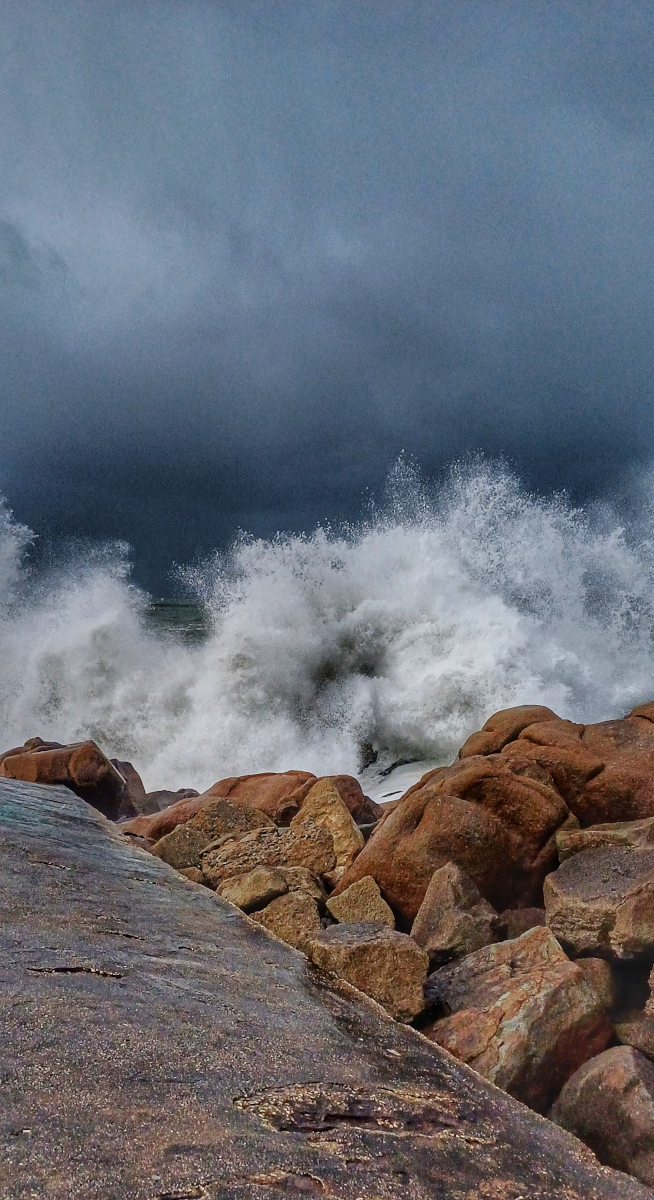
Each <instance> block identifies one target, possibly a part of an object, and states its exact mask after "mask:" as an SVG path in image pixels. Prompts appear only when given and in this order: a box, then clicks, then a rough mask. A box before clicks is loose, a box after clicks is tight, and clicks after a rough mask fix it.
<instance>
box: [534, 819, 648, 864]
mask: <svg viewBox="0 0 654 1200" xmlns="http://www.w3.org/2000/svg"><path fill="white" fill-rule="evenodd" d="M600 846H635V847H637V848H638V849H646V848H647V847H648V846H651V847H652V848H654V817H646V818H645V820H643V821H611V822H608V823H605V824H603V825H590V826H589V827H588V829H562V830H559V832H558V833H557V835H556V847H557V850H558V852H559V862H565V861H566V859H567V858H572V856H573V854H580V853H581V852H582V850H597V849H598V848H599V847H600Z"/></svg>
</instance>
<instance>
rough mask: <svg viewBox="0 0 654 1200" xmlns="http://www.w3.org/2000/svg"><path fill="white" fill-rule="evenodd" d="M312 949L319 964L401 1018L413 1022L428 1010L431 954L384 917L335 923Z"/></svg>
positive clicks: (311, 944) (310, 944)
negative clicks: (427, 978)
mask: <svg viewBox="0 0 654 1200" xmlns="http://www.w3.org/2000/svg"><path fill="white" fill-rule="evenodd" d="M306 952H307V954H308V955H309V957H310V958H311V959H312V960H313V962H314V963H315V964H316V966H317V967H322V968H323V970H325V971H334V972H335V973H336V974H337V975H340V977H341V978H342V979H345V980H347V982H348V983H351V984H352V986H353V987H355V988H358V989H359V991H360V992H365V993H366V995H367V996H372V998H373V1000H376V1001H377V1003H378V1004H381V1005H382V1006H383V1007H384V1008H385V1009H386V1010H387V1012H389V1013H390V1014H391V1016H392V1017H395V1020H396V1021H410V1020H411V1019H412V1018H413V1017H415V1016H417V1014H418V1013H419V1012H421V1011H422V1009H423V1008H424V998H423V992H422V986H423V983H424V979H425V976H426V974H427V965H428V962H429V959H428V957H427V954H426V953H425V951H424V950H421V949H420V947H419V946H418V945H416V943H415V942H414V941H413V939H412V938H410V937H407V936H406V934H403V933H397V932H396V931H395V930H394V929H389V928H388V926H387V925H385V924H383V923H382V922H381V921H379V922H375V921H361V922H359V923H354V924H351V925H332V927H331V928H330V929H323V930H322V932H321V933H317V934H316V935H315V936H314V937H313V938H312V939H311V941H309V942H308V944H307V945H306Z"/></svg>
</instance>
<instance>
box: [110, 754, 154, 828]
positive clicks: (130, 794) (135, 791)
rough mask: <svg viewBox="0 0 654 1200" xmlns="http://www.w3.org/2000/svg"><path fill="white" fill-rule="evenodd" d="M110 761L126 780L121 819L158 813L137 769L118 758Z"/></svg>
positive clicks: (120, 813)
mask: <svg viewBox="0 0 654 1200" xmlns="http://www.w3.org/2000/svg"><path fill="white" fill-rule="evenodd" d="M109 761H110V762H111V764H112V766H114V767H115V768H116V770H117V771H118V773H119V774H120V775H122V777H123V779H124V780H125V796H124V797H123V800H122V803H121V806H120V811H119V814H118V816H119V819H120V818H122V817H126V818H129V817H137V816H140V815H142V814H145V813H151V812H156V809H155V808H154V807H153V806H152V804H151V802H150V801H149V800H148V798H147V796H146V793H145V787H144V785H143V780H142V779H141V776H140V775H139V773H138V771H137V770H136V767H134V766H133V765H132V763H131V762H121V760H120V759H118V758H111V759H110V760H109Z"/></svg>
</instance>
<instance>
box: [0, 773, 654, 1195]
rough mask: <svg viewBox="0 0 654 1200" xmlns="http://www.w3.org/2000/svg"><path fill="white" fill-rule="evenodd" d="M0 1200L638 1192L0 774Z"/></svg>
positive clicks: (191, 887) (92, 827) (166, 870)
mask: <svg viewBox="0 0 654 1200" xmlns="http://www.w3.org/2000/svg"><path fill="white" fill-rule="evenodd" d="M0 903H1V904H2V910H3V911H2V916H3V920H2V933H1V941H0V979H1V982H2V1043H1V1049H0V1079H1V1084H2V1088H1V1092H0V1095H1V1097H2V1099H1V1111H0V1140H1V1142H2V1146H1V1154H0V1195H1V1196H2V1197H12V1198H13V1197H16V1200H18V1197H20V1200H24V1198H27V1197H38V1198H39V1200H41V1198H46V1197H47V1198H48V1200H58V1198H61V1200H64V1198H65V1200H78V1198H79V1200H82V1198H83V1200H95V1198H102V1200H123V1198H125V1200H127V1198H129V1200H141V1198H143V1200H229V1198H232V1197H248V1198H251V1200H269V1198H271V1197H272V1198H273V1200H274V1198H275V1197H280V1198H281V1197H283V1196H298V1195H302V1194H305V1195H309V1196H319V1197H323V1198H324V1200H330V1198H334V1200H335V1198H338V1200H356V1198H357V1197H365V1200H387V1198H391V1197H393V1198H397V1200H422V1198H424V1200H427V1198H428V1197H429V1200H432V1198H435V1197H439V1198H444V1197H448V1198H450V1197H451V1198H455V1197H456V1198H459V1197H460V1198H462V1200H463V1198H465V1200H476V1198H477V1197H478V1198H479V1200H497V1198H499V1197H502V1200H518V1197H521V1196H529V1197H530V1200H545V1197H547V1198H548V1200H549V1198H550V1197H554V1196H565V1197H566V1200H599V1198H600V1197H602V1198H604V1197H606V1198H607V1200H608V1198H609V1197H610V1198H611V1200H621V1198H625V1200H627V1198H633V1200H636V1198H637V1197H640V1198H641V1200H645V1198H646V1197H652V1195H653V1193H652V1192H651V1191H650V1190H649V1189H647V1188H644V1187H642V1186H641V1185H640V1184H637V1183H635V1182H634V1181H632V1180H630V1179H628V1178H627V1177H626V1176H624V1175H620V1174H617V1173H615V1172H612V1171H609V1170H606V1169H604V1168H600V1167H599V1166H598V1165H597V1163H596V1160H595V1159H594V1158H593V1157H592V1155H591V1154H590V1152H589V1151H587V1150H586V1149H585V1148H584V1147H583V1146H582V1145H581V1143H579V1142H577V1141H576V1140H575V1139H574V1138H572V1137H571V1136H570V1135H569V1134H567V1133H565V1132H564V1131H562V1130H560V1129H558V1128H557V1127H556V1126H554V1125H552V1124H550V1123H548V1122H547V1121H545V1120H544V1119H542V1118H540V1117H538V1116H536V1115H535V1114H534V1113H532V1112H530V1111H529V1110H527V1109H525V1108H523V1107H522V1106H521V1105H520V1104H518V1103H516V1102H515V1101H513V1100H511V1099H510V1098H509V1097H508V1096H505V1095H504V1094H503V1093H501V1092H499V1091H496V1090H495V1089H494V1088H493V1087H492V1086H490V1085H489V1084H487V1083H486V1082H485V1081H484V1080H483V1079H481V1078H480V1077H479V1076H477V1075H475V1074H474V1073H473V1072H472V1071H471V1070H469V1069H468V1068H466V1067H464V1066H462V1065H460V1064H458V1063H456V1062H455V1061H454V1060H453V1059H451V1058H449V1056H448V1055H447V1054H446V1053H444V1052H442V1051H441V1050H440V1049H439V1048H438V1047H436V1046H433V1045H431V1044H430V1043H429V1042H428V1041H427V1040H426V1039H425V1038H423V1037H422V1036H421V1035H420V1034H418V1033H416V1032H414V1031H413V1030H411V1029H409V1028H407V1027H405V1026H401V1025H396V1024H394V1023H393V1022H392V1021H391V1020H390V1019H389V1018H387V1017H386V1016H385V1015H384V1013H383V1012H382V1011H381V1010H380V1009H378V1008H377V1007H376V1006H375V1005H374V1004H373V1003H372V1002H370V1001H368V1000H366V999H365V998H364V997H362V996H359V994H358V993H356V992H354V991H353V990H352V989H348V988H347V986H346V985H339V984H337V983H334V982H332V983H330V982H329V980H327V979H326V978H325V977H323V976H321V974H320V973H319V972H318V971H317V969H316V968H314V967H312V966H311V965H310V964H309V963H308V962H307V960H306V959H305V958H304V957H303V955H301V954H300V953H298V952H297V951H294V950H292V949H290V948H289V947H288V946H286V945H285V944H283V943H281V942H278V941H276V940H274V939H273V938H272V937H271V936H270V935H269V934H268V933H267V932H266V931H265V930H264V929H262V928H261V927H258V926H257V925H255V924H254V923H252V922H250V921H249V920H248V918H247V917H245V916H243V915H242V914H241V913H240V912H238V911H237V910H236V909H234V908H232V907H231V906H230V905H229V904H227V903H226V902H225V901H222V900H221V899H219V898H218V897H216V896H215V895H213V894H211V893H209V892H207V891H206V890H205V889H202V888H201V887H199V886H197V885H195V884H192V883H190V882H188V881H186V880H185V879H184V878H183V877H181V876H179V875H177V874H176V873H175V872H174V871H173V870H172V868H171V867H169V866H167V865H166V864H165V863H163V862H162V861H160V860H159V859H157V858H154V857H152V856H151V855H148V854H146V853H144V852H143V851H140V850H137V849H135V848H134V847H132V846H129V845H128V844H127V843H126V841H125V840H124V839H123V838H121V836H120V835H119V834H118V833H117V832H116V830H115V828H114V827H113V826H112V825H110V824H109V822H107V821H106V820H105V819H104V818H103V817H102V816H100V815H99V814H98V813H97V812H95V811H94V810H93V809H91V808H89V807H87V806H86V805H85V804H84V803H83V801H81V800H78V799H77V798H76V797H75V796H73V795H72V794H71V793H70V792H68V791H67V790H66V789H65V788H48V787H40V786H38V785H31V784H21V783H16V782H12V781H2V782H1V783H0Z"/></svg>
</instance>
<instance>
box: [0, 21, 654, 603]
mask: <svg viewBox="0 0 654 1200" xmlns="http://www.w3.org/2000/svg"><path fill="white" fill-rule="evenodd" d="M0 46H2V47H3V49H2V50H1V51H0V55H2V56H4V62H3V70H2V71H1V72H0V105H1V108H2V112H3V114H4V116H3V126H2V131H1V132H0V217H1V218H2V224H1V225H0V352H1V353H2V357H3V362H4V371H3V382H2V383H0V400H1V403H2V407H3V412H4V418H5V422H6V424H7V426H8V428H10V429H11V437H10V438H9V439H3V448H2V452H1V454H0V482H1V483H2V484H3V486H4V487H5V490H6V491H7V492H8V494H9V498H10V500H11V502H12V503H13V504H14V506H15V508H16V510H17V513H18V515H19V516H20V517H21V518H22V519H25V520H27V521H29V522H31V523H33V524H35V525H36V526H38V527H39V529H41V528H46V529H50V530H52V531H53V532H63V533H66V534H67V533H73V532H74V533H78V532H79V533H82V534H88V535H92V536H99V537H104V536H117V537H122V538H126V539H128V540H130V541H131V542H132V543H133V544H134V545H135V549H136V555H137V564H138V566H139V570H140V571H141V574H142V577H143V578H147V579H149V580H152V581H155V582H154V586H157V587H162V586H163V583H162V578H163V571H164V569H165V565H166V564H167V562H168V561H169V560H170V559H171V558H176V559H178V560H179V559H183V558H184V557H188V556H190V555H192V554H193V553H194V551H195V550H196V549H203V548H204V549H207V550H208V549H210V548H211V546H212V545H213V544H214V543H215V541H216V540H221V539H223V540H224V539H225V538H228V537H229V536H230V535H231V533H232V532H233V531H234V529H235V528H236V527H237V526H238V525H244V526H246V527H249V528H253V529H254V531H255V532H258V533H268V532H272V531H274V530H275V529H276V528H278V527H286V526H289V527H295V528H302V527H306V526H309V525H311V524H313V522H315V520H317V519H320V518H325V519H340V518H342V517H350V516H354V515H356V513H357V511H358V510H359V507H360V505H361V503H362V497H364V496H365V493H366V489H369V488H373V489H374V488H379V487H380V486H381V482H382V480H383V477H384V475H385V472H386V470H387V469H388V466H389V464H390V463H391V462H392V461H393V460H394V458H395V457H396V455H397V454H398V453H399V451H400V450H401V449H405V450H406V451H407V452H409V453H411V454H413V455H414V456H415V457H416V458H417V460H418V461H419V462H420V463H422V465H423V466H424V468H425V469H426V470H427V471H429V472H438V471H439V470H440V469H441V468H442V467H443V465H444V463H445V462H446V461H447V460H448V459H450V458H452V457H453V456H457V455H460V454H464V453H466V452H468V451H470V450H478V449H481V450H485V451H486V452H488V453H489V454H491V455H493V454H504V455H508V457H509V458H510V459H511V460H512V461H514V462H515V463H517V465H518V466H519V467H520V469H521V470H523V472H524V473H525V475H526V478H527V480H528V482H529V483H530V485H533V486H539V487H545V488H549V487H557V488H560V487H566V486H567V487H570V488H571V489H572V490H573V492H576V494H578V495H580V496H582V497H583V496H586V495H593V494H596V493H597V492H598V491H602V490H606V489H607V488H610V486H611V483H612V481H613V480H616V479H618V478H620V477H621V476H622V475H623V474H624V472H625V470H626V469H627V468H631V467H632V466H633V464H634V463H635V462H637V461H641V460H642V461H644V460H646V459H647V458H649V457H650V456H651V440H652V416H651V405H650V398H649V397H650V386H651V377H652V365H653V364H652V346H651V335H650V330H651V326H652V317H653V316H654V313H653V308H654V301H653V284H654V258H653V254H654V236H653V234H654V228H653V218H652V213H651V194H652V184H653V182H654V180H653V174H654V125H653V123H652V102H653V96H652V89H653V87H654V84H653V83H652V76H651V69H650V68H649V64H650V63H651V53H652V49H653V47H654V12H653V11H652V9H651V6H650V5H647V4H644V3H643V4H641V3H633V2H632V3H629V4H627V3H624V4H623V3H616V4H612V5H610V6H608V5H606V6H598V5H596V4H594V3H593V4H590V3H588V4H586V3H584V2H583V0H581V2H575V3H572V2H570V3H565V2H563V0H560V2H555V3H552V4H549V5H547V6H545V5H542V4H540V3H536V2H534V3H525V4H521V5H515V4H513V3H509V2H508V0H507V2H506V3H503V2H500V3H497V4H494V5H487V4H484V3H468V2H466V0H461V2H459V0H457V3H454V2H453V0H452V2H448V3H443V2H442V3H434V2H433V0H432V2H429V3H428V2H427V0H410V2H408V3H407V4H403V5H401V6H399V5H397V4H395V3H390V2H386V0H380V2H379V3H378V4H375V5H369V4H364V3H340V2H331V3H322V2H319V0H315V2H311V3H310V2H308V0H295V2H294V3H286V2H284V0H281V2H280V3H279V4H275V5H268V4H264V3H260V2H255V0H239V2H238V3H222V4H220V3H200V2H197V0H185V2H184V3H182V2H181V0H179V2H170V0H158V2H157V3H156V4H155V3H150V2H143V0H140V2H139V3H135V2H129V3H128V2H125V0H123V2H122V3H102V2H99V3H97V4H87V3H81V2H80V3H71V2H69V0H62V3H60V4H58V5H57V6H56V7H53V6H51V5H46V4H43V3H39V2H38V0H35V3H34V4H31V5H30V6H28V7H27V8H25V6H24V5H20V6H19V5H18V4H17V3H13V2H12V0H9V2H8V3H6V4H5V5H4V6H3V8H2V9H1V10H0Z"/></svg>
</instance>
